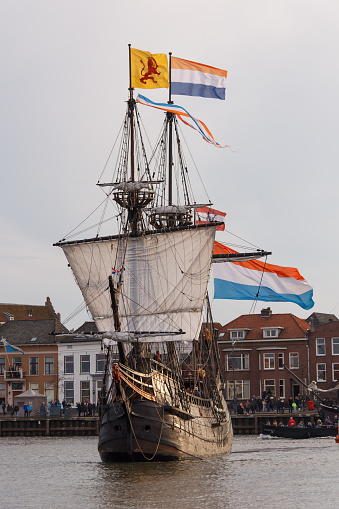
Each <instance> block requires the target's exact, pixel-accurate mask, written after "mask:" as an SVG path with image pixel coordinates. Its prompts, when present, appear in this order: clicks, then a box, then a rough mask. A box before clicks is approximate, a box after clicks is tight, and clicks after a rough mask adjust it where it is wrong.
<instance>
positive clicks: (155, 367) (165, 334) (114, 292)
mask: <svg viewBox="0 0 339 509" xmlns="http://www.w3.org/2000/svg"><path fill="white" fill-rule="evenodd" d="M151 63H152V62H151ZM152 65H153V67H152ZM152 65H149V66H148V69H151V70H152V69H153V71H154V69H155V70H156V69H157V68H156V67H155V64H154V63H153V64H152ZM144 75H145V73H144ZM155 77H156V74H155ZM133 90H134V89H133V88H132V86H131V83H130V88H129V99H128V102H127V112H126V116H125V120H124V123H123V133H122V140H121V144H120V153H119V156H118V159H117V164H116V167H115V170H114V174H113V177H112V179H111V181H110V182H102V183H99V184H98V185H99V186H101V187H102V188H103V190H104V191H105V192H106V195H107V200H108V201H109V202H112V203H113V204H114V205H115V206H116V207H117V209H118V213H117V218H118V223H119V231H118V232H117V234H115V235H109V236H101V237H100V236H98V235H97V236H96V237H94V238H89V239H83V240H65V239H63V240H62V241H60V242H58V243H57V244H55V245H57V246H60V247H61V248H62V249H63V251H64V253H65V255H66V258H67V260H68V263H69V265H70V267H71V269H72V271H73V273H74V276H75V279H76V281H77V284H78V285H79V287H80V289H81V292H82V294H83V297H84V299H85V302H86V304H87V307H88V309H89V311H90V313H91V315H92V317H93V319H94V321H95V323H96V325H97V328H98V330H99V331H100V335H101V338H102V347H103V349H104V351H105V359H106V361H105V370H104V377H103V387H102V391H101V426H100V436H99V445H98V449H99V453H100V456H101V458H102V460H103V461H137V460H181V459H191V458H202V457H206V456H210V455H215V454H220V453H227V452H229V451H230V449H231V444H232V424H231V418H230V414H229V411H228V408H227V405H226V402H225V399H224V396H223V382H222V379H221V372H220V362H219V356H218V349H217V343H216V332H215V329H214V325H213V320H212V315H211V309H210V304H209V299H208V283H209V279H210V274H211V264H212V261H213V246H214V239H215V234H216V228H217V227H218V226H220V223H219V222H216V221H208V220H207V221H206V222H201V223H199V224H198V223H197V222H196V221H195V217H196V209H197V208H198V207H202V206H204V205H210V203H208V204H200V205H199V204H197V203H196V201H195V198H194V195H193V190H192V185H191V182H190V179H189V173H188V171H187V166H186V162H185V157H184V154H183V151H182V145H181V142H180V138H179V127H178V119H177V115H176V113H175V112H173V111H170V105H171V101H169V103H168V104H169V111H167V112H166V113H165V119H164V124H163V129H162V132H161V135H160V137H159V139H158V143H157V145H156V149H155V150H154V153H153V154H152V157H151V159H152V164H151V163H150V162H149V160H148V159H147V157H146V150H145V145H144V142H143V136H142V129H141V124H142V122H141V120H140V115H139V110H138V104H139V103H140V102H142V98H140V97H138V98H137V100H135V99H134V97H133ZM175 153H176V155H174V154H175ZM175 184H177V187H175ZM256 255H258V253H257V254H256ZM220 256H221V255H215V258H216V261H220V260H219V258H220ZM225 256H226V257H227V255H225ZM230 256H231V255H230ZM203 325H204V326H203Z"/></svg>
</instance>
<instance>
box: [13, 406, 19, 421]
mask: <svg viewBox="0 0 339 509" xmlns="http://www.w3.org/2000/svg"><path fill="white" fill-rule="evenodd" d="M14 413H15V418H16V419H17V418H18V417H19V406H18V403H15V405H14Z"/></svg>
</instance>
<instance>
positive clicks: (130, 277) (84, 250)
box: [61, 226, 215, 341]
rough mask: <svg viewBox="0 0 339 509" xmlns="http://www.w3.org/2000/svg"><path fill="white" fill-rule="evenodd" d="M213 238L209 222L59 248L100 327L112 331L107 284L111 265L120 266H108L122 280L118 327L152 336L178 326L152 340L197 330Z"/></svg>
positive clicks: (181, 336)
mask: <svg viewBox="0 0 339 509" xmlns="http://www.w3.org/2000/svg"><path fill="white" fill-rule="evenodd" d="M214 237H215V227H214V226H211V227H205V228H194V229H188V230H180V231H168V232H159V233H156V234H152V235H142V236H138V237H127V238H125V239H120V240H117V239H114V240H106V239H97V240H95V241H89V242H86V241H83V242H81V243H74V244H62V245H61V247H62V248H63V250H64V253H65V255H66V257H67V260H68V263H69V264H70V266H71V268H72V270H73V273H74V275H75V278H76V281H77V283H78V285H79V287H80V289H81V292H82V294H83V296H84V299H85V301H86V304H87V306H88V308H89V310H90V312H91V314H92V316H93V318H94V320H95V322H96V324H97V327H98V329H99V331H113V330H114V325H113V316H112V315H113V313H112V307H111V297H110V291H109V289H108V277H109V275H111V274H112V268H113V269H114V270H115V272H117V271H119V273H118V274H114V271H113V276H112V277H113V281H114V282H115V286H116V285H117V283H118V281H119V277H121V281H122V284H121V289H120V293H119V297H118V302H119V317H120V321H121V331H126V332H135V331H138V332H150V333H152V335H153V334H154V332H159V333H164V332H168V333H175V332H180V330H182V331H183V333H184V334H181V333H179V334H178V335H175V336H171V335H168V336H166V337H164V336H161V335H159V337H158V338H154V339H153V341H164V340H168V341H169V340H172V341H173V340H183V341H190V340H193V339H197V337H198V335H199V332H200V327H201V322H202V311H203V306H204V302H205V297H206V293H207V285H208V281H209V277H210V268H211V261H212V251H213V243H214ZM153 337H154V336H153ZM140 340H141V341H142V338H140ZM148 340H149V339H148Z"/></svg>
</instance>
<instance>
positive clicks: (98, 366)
mask: <svg viewBox="0 0 339 509" xmlns="http://www.w3.org/2000/svg"><path fill="white" fill-rule="evenodd" d="M95 332H97V329H96V326H95V324H94V322H85V323H84V324H83V325H82V326H81V327H80V328H79V329H78V330H77V331H75V332H74V334H72V335H69V334H67V335H66V336H59V337H58V339H57V346H58V366H59V399H60V401H62V400H63V399H65V400H66V401H67V403H71V404H72V405H76V403H81V402H82V401H84V402H85V401H91V402H92V403H94V402H96V401H97V399H98V398H99V397H100V391H101V387H102V378H103V373H104V354H103V351H102V350H101V340H100V339H98V338H95V337H94V334H95Z"/></svg>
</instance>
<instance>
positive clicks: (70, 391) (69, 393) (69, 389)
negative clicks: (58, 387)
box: [64, 381, 74, 404]
mask: <svg viewBox="0 0 339 509" xmlns="http://www.w3.org/2000/svg"><path fill="white" fill-rule="evenodd" d="M64 393H65V400H66V401H67V403H72V404H73V403H74V382H73V381H67V382H65V386H64Z"/></svg>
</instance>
